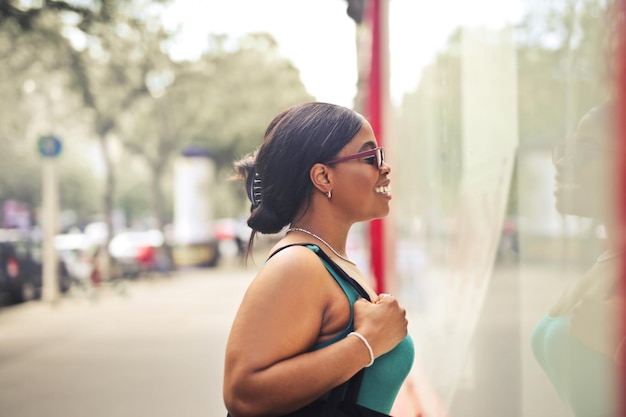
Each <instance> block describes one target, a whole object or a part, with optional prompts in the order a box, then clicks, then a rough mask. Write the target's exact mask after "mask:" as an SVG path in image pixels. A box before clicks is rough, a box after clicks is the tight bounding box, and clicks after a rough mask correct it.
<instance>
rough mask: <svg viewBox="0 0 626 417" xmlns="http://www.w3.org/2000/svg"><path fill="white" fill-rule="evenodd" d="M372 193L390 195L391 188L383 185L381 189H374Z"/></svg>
mask: <svg viewBox="0 0 626 417" xmlns="http://www.w3.org/2000/svg"><path fill="white" fill-rule="evenodd" d="M374 191H376V194H382V195H391V187H390V186H389V185H384V186H382V187H376V188H375V189H374Z"/></svg>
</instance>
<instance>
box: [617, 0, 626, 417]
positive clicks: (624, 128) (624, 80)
mask: <svg viewBox="0 0 626 417" xmlns="http://www.w3.org/2000/svg"><path fill="white" fill-rule="evenodd" d="M620 6H621V10H618V14H619V15H621V16H624V14H625V13H626V0H622V1H621V4H620ZM618 25H619V27H618V28H617V31H618V33H617V36H618V39H619V51H618V54H619V59H618V63H617V68H618V70H617V71H618V74H617V84H618V106H617V108H618V110H617V112H618V113H617V114H618V117H617V120H618V124H619V126H618V129H619V131H618V134H619V143H620V153H619V161H618V167H619V168H618V175H619V179H618V181H619V182H618V183H619V203H618V204H619V207H620V210H619V211H618V212H619V217H620V218H619V220H620V227H621V229H620V231H621V232H624V231H626V118H624V117H623V115H624V114H626V41H624V39H626V23H625V22H624V20H623V17H622V20H620V21H619V23H618ZM620 244H621V246H622V249H623V250H626V239H624V238H623V237H622V239H621V242H620ZM621 271H622V273H621V274H620V277H621V293H622V294H621V295H622V297H623V298H622V299H626V260H624V258H623V257H622V265H621ZM620 323H621V327H622V328H621V329H620V330H621V331H619V332H618V334H619V335H620V338H621V340H622V343H624V339H623V338H624V335H626V308H624V309H623V310H622V320H620ZM616 356H620V357H619V358H616V359H617V361H618V363H621V364H626V347H624V346H623V345H622V347H621V349H620V350H619V351H618V352H616ZM619 369H620V370H621V375H620V383H621V386H620V391H619V392H622V393H624V392H626V367H624V366H621V367H619ZM618 401H621V404H620V406H621V409H620V414H621V415H622V416H623V417H626V397H625V396H624V395H620V396H618Z"/></svg>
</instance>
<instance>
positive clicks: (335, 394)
mask: <svg viewBox="0 0 626 417" xmlns="http://www.w3.org/2000/svg"><path fill="white" fill-rule="evenodd" d="M291 246H304V247H307V246H315V247H317V248H318V249H319V250H318V251H313V252H315V253H316V254H317V255H318V256H319V257H320V258H321V259H323V260H324V261H325V262H326V263H327V264H328V265H330V267H331V268H332V269H333V271H335V272H336V273H337V274H338V275H339V277H341V278H342V279H343V280H345V281H347V282H348V283H349V284H350V285H352V287H353V288H354V289H355V290H356V291H357V292H358V293H359V295H360V296H361V297H363V298H365V299H366V300H367V301H371V299H370V296H369V294H368V293H367V291H365V289H364V288H363V287H362V286H361V284H359V283H358V282H357V281H356V280H355V279H354V278H352V277H351V276H350V275H348V274H347V273H346V271H344V270H343V269H341V267H340V266H339V265H337V263H335V261H333V260H332V259H330V257H329V256H328V255H327V254H326V252H324V251H323V250H322V249H321V248H320V247H319V246H317V245H315V244H312V243H292V244H289V245H285V246H283V247H280V248H278V249H276V250H275V251H274V252H272V253H271V254H270V255H269V256H268V257H267V259H270V258H271V257H272V256H274V255H276V254H277V253H278V252H280V251H282V250H283V249H287V248H289V247H291ZM364 374H365V368H363V369H361V370H360V371H359V372H357V373H356V374H354V375H353V376H352V378H350V379H349V380H348V381H346V382H344V383H343V384H341V385H339V386H337V387H335V388H333V389H332V390H331V391H330V395H329V396H328V402H327V403H326V406H325V407H324V412H323V413H322V415H330V414H325V413H328V412H330V411H331V410H332V411H334V410H336V409H337V407H338V406H339V403H340V402H341V399H342V398H344V399H345V401H347V402H348V403H351V404H356V401H357V398H358V396H359V390H360V389H361V382H362V381H363V375H364ZM344 393H345V396H344Z"/></svg>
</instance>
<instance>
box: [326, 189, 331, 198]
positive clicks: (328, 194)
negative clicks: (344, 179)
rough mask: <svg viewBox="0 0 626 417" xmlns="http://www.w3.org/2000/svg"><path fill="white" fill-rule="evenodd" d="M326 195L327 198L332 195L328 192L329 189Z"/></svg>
mask: <svg viewBox="0 0 626 417" xmlns="http://www.w3.org/2000/svg"><path fill="white" fill-rule="evenodd" d="M326 196H327V197H328V198H330V197H331V196H332V194H331V193H330V190H328V192H327V193H326Z"/></svg>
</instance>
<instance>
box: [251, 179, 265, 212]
mask: <svg viewBox="0 0 626 417" xmlns="http://www.w3.org/2000/svg"><path fill="white" fill-rule="evenodd" d="M248 199H249V200H250V202H252V208H256V207H258V206H259V205H260V204H261V201H262V199H263V184H262V182H261V176H260V175H259V173H258V172H256V170H255V171H254V175H250V177H249V178H248Z"/></svg>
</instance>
